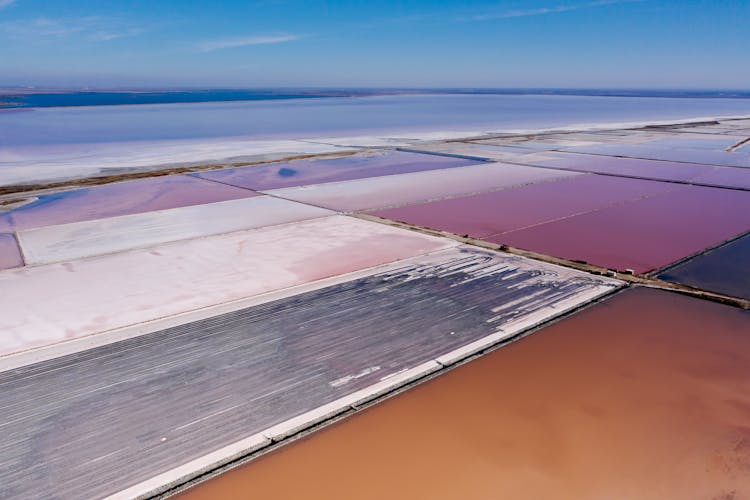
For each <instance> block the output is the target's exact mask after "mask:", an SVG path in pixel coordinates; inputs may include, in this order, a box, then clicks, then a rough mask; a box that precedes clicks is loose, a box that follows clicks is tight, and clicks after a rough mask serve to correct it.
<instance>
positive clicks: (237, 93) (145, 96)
mask: <svg viewBox="0 0 750 500" xmlns="http://www.w3.org/2000/svg"><path fill="white" fill-rule="evenodd" d="M398 94H409V95H418V94H443V95H451V94H454V95H561V96H588V97H593V96H607V97H671V98H685V97H690V98H745V99H750V91H741V90H737V91H727V90H724V91H716V90H640V89H639V90H628V89H620V90H617V89H606V90H601V89H461V88H458V89H437V90H429V91H427V90H424V89H401V90H383V89H315V90H310V89H253V90H247V89H197V90H162V91H154V90H139V91H49V92H43V91H35V92H31V93H29V92H22V91H17V92H14V91H12V90H8V91H0V109H2V108H49V107H69V106H115V105H134V104H175V103H196V102H234V101H267V100H280V99H307V98H320V97H363V96H373V95H398Z"/></svg>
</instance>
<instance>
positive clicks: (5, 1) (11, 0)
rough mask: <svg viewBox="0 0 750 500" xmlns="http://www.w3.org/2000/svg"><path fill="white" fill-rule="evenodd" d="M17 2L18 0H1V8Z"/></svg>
mask: <svg viewBox="0 0 750 500" xmlns="http://www.w3.org/2000/svg"><path fill="white" fill-rule="evenodd" d="M14 3H16V0H0V9H2V8H5V7H7V6H9V5H11V4H14Z"/></svg>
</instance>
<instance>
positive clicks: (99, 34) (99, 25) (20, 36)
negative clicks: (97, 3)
mask: <svg viewBox="0 0 750 500" xmlns="http://www.w3.org/2000/svg"><path fill="white" fill-rule="evenodd" d="M1 1H3V0H0V2H1ZM142 32H143V29H141V28H133V27H128V26H127V23H125V22H123V21H122V20H118V19H114V18H112V19H110V18H104V17H98V16H84V17H69V18H47V17H38V18H36V19H23V20H15V21H7V22H0V36H5V37H7V38H11V39H13V40H18V41H23V42H27V43H45V42H46V43H49V42H56V41H59V40H62V39H73V38H74V37H75V38H78V39H81V40H84V41H89V42H106V41H109V40H114V39H117V38H123V37H127V36H135V35H138V34H140V33H142Z"/></svg>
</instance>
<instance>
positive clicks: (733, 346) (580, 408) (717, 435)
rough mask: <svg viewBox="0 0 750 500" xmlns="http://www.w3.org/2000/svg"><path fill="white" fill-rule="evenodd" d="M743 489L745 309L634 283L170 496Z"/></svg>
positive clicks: (748, 345)
mask: <svg viewBox="0 0 750 500" xmlns="http://www.w3.org/2000/svg"><path fill="white" fill-rule="evenodd" d="M748 496H750V313H748V312H745V311H741V310H739V309H733V308H730V307H728V306H722V305H718V304H714V303H710V302H705V301H699V300H697V299H692V298H687V297H683V296H679V295H675V294H670V293H667V292H662V291H656V290H650V289H636V290H631V291H627V292H624V293H622V294H619V295H617V296H615V297H614V298H612V299H610V300H608V301H606V302H605V303H603V304H600V305H597V306H595V307H593V308H590V309H587V310H585V311H583V312H581V313H579V314H577V315H575V316H573V317H571V318H568V319H566V320H564V321H561V322H559V323H557V324H554V325H552V326H550V327H547V328H545V329H544V330H542V331H540V332H537V333H535V334H534V335H532V336H530V337H527V338H525V339H523V340H521V341H519V342H517V343H514V344H512V345H510V346H508V347H506V348H503V349H500V350H498V351H496V352H494V353H492V354H490V355H487V356H485V357H483V358H480V359H478V360H475V361H472V362H471V363H469V364H467V365H464V366H463V367H460V368H458V369H456V370H454V371H452V372H450V373H448V374H446V375H443V376H441V377H438V378H437V379H434V380H432V381H430V382H428V383H425V384H423V385H420V386H418V387H417V388H415V389H412V390H410V391H407V392H406V393H404V394H402V395H400V396H398V397H395V398H393V399H390V400H388V401H386V402H384V403H382V404H380V405H377V406H375V407H373V408H371V409H369V410H367V411H364V412H363V413H361V414H359V415H356V416H353V417H351V418H348V419H346V420H344V421H342V422H340V423H338V424H336V425H334V426H331V427H328V428H326V429H324V430H322V431H320V432H317V433H315V434H313V435H311V436H309V437H307V438H305V439H303V440H300V441H298V442H297V443H294V444H292V445H290V446H287V447H284V448H282V449H280V450H278V451H276V452H274V453H271V454H269V455H266V456H264V457H261V458H259V459H257V460H255V461H253V462H251V463H250V464H248V465H246V466H243V467H241V468H238V469H235V470H233V471H231V472H228V473H226V474H224V475H222V476H220V477H218V478H216V479H214V480H212V481H209V482H207V483H205V484H203V485H200V486H198V487H196V488H194V489H192V490H190V491H188V492H187V493H185V494H183V495H181V498H182V499H183V500H202V499H215V498H239V499H255V498H258V499H268V498H279V499H289V498H306V499H317V498H320V499H337V498H341V499H370V498H372V499H382V498H430V499H434V498H471V499H475V498H477V499H485V498H487V499H489V498H513V499H516V498H534V499H544V498H554V499H558V498H575V499H601V498H608V499H609V498H617V499H620V498H638V499H652V498H653V499H665V498H698V499H703V498H705V499H730V498H737V499H738V498H747V497H748Z"/></svg>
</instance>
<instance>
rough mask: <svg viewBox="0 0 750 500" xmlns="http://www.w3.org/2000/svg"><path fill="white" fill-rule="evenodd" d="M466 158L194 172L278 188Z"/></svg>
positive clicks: (388, 156) (357, 159) (396, 157)
mask: <svg viewBox="0 0 750 500" xmlns="http://www.w3.org/2000/svg"><path fill="white" fill-rule="evenodd" d="M477 163H479V162H477V161H472V160H466V159H463V158H451V157H445V156H436V155H424V154H416V153H404V152H400V151H391V152H387V153H384V154H373V155H364V156H347V157H344V158H333V159H324V160H297V161H292V162H281V163H272V164H269V165H259V166H254V167H249V168H247V167H243V168H231V169H226V170H214V171H210V172H202V173H196V174H192V175H194V176H196V177H200V178H201V179H209V180H213V181H217V182H222V183H225V184H229V185H232V186H239V187H243V188H248V189H279V188H284V187H292V186H304V185H308V184H319V183H323V182H337V181H346V180H354V179H362V178H366V177H377V176H382V175H392V174H405V173H409V172H421V171H424V170H436V169H443V168H454V167H463V166H467V165H475V164H477Z"/></svg>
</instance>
